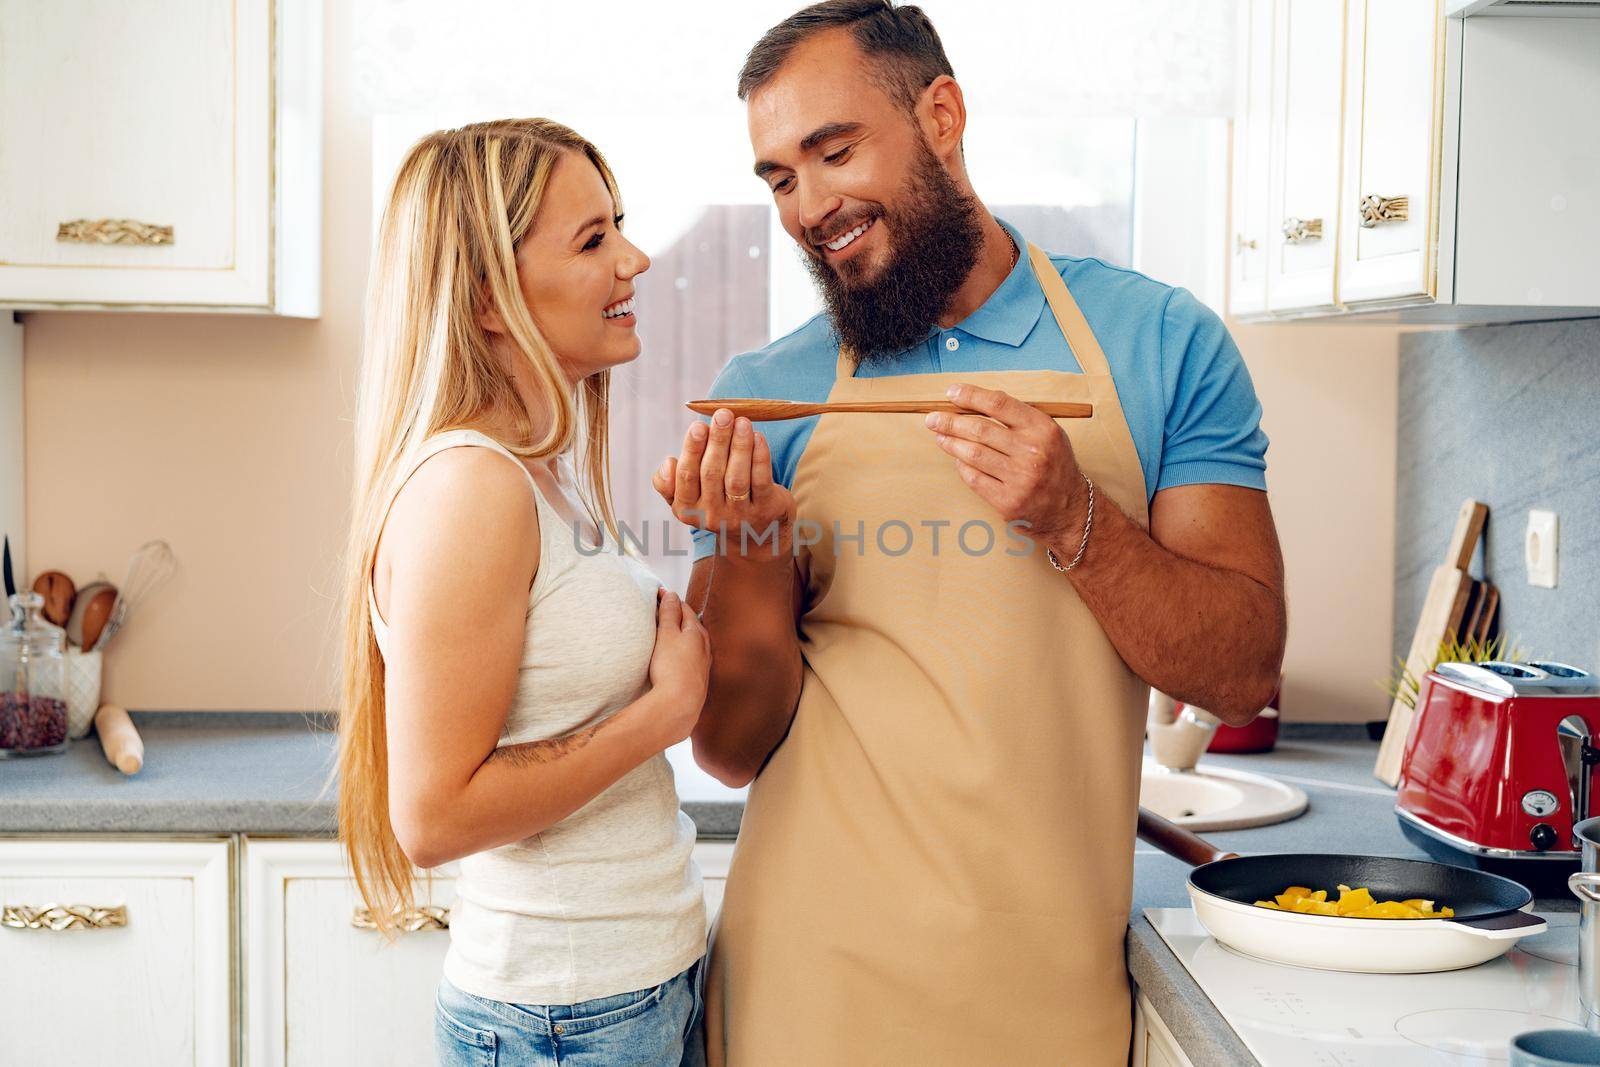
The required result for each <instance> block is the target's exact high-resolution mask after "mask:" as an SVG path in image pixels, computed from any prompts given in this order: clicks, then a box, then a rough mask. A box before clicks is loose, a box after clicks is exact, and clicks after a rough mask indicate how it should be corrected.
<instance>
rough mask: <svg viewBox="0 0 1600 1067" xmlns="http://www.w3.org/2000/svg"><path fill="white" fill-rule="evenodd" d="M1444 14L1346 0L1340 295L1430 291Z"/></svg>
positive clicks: (1403, 0) (1379, 296)
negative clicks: (1342, 227) (1347, 4)
mask: <svg viewBox="0 0 1600 1067" xmlns="http://www.w3.org/2000/svg"><path fill="white" fill-rule="evenodd" d="M1443 22H1444V19H1443V14H1442V12H1441V11H1440V9H1439V4H1438V2H1437V0H1379V2H1378V3H1376V4H1374V3H1372V2H1371V0H1349V36H1348V41H1347V46H1346V47H1347V56H1346V76H1345V84H1346V87H1347V92H1346V99H1345V115H1346V116H1347V122H1346V124H1345V187H1346V196H1345V199H1344V205H1343V206H1344V207H1345V209H1346V210H1345V213H1344V217H1345V218H1346V219H1347V220H1348V221H1349V225H1348V226H1346V227H1345V228H1344V231H1343V233H1342V234H1341V241H1340V244H1341V248H1340V252H1341V262H1340V267H1339V294H1340V299H1341V300H1342V301H1343V302H1344V303H1347V304H1356V303H1362V302H1367V301H1389V300H1416V299H1422V300H1426V299H1431V298H1432V296H1433V295H1434V292H1435V285H1434V267H1435V258H1434V256H1433V255H1432V254H1431V252H1432V249H1433V241H1434V238H1435V234H1434V230H1433V228H1434V226H1435V225H1436V223H1437V221H1438V215H1437V212H1436V211H1435V210H1434V206H1435V189H1436V184H1437V180H1438V178H1437V176H1436V172H1435V170H1434V167H1435V164H1436V162H1437V161H1438V159H1439V153H1440V151H1441V148H1442V144H1443V141H1442V137H1443V131H1442V129H1441V128H1440V123H1441V121H1442V111H1441V106H1442V103H1443V101H1442V96H1441V93H1442V77H1441V73H1442V69H1443V68H1442V64H1443V61H1444V49H1443V42H1442V33H1443ZM1459 25H1460V24H1459V23H1457V26H1458V27H1459ZM1555 103H1556V101H1548V102H1547V106H1549V105H1554V104H1555Z"/></svg>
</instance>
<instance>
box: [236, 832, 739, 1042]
mask: <svg viewBox="0 0 1600 1067" xmlns="http://www.w3.org/2000/svg"><path fill="white" fill-rule="evenodd" d="M732 853H733V845H732V844H731V843H721V842H707V843H702V844H699V845H697V846H696V847H695V859H696V862H697V863H699V864H700V866H701V869H702V871H703V872H704V875H705V887H706V907H707V910H708V912H710V913H712V914H714V913H715V911H714V909H715V908H716V907H717V906H718V905H720V903H721V901H722V886H723V883H724V881H725V880H726V878H727V873H728V862H729V860H730V859H731V857H732ZM453 871H454V865H453V864H447V865H446V866H444V867H442V868H440V869H439V871H438V872H436V873H435V874H434V877H433V878H432V885H431V889H430V888H429V887H428V886H427V884H426V883H423V882H419V887H418V901H417V902H418V905H419V909H420V908H421V907H423V906H428V907H430V908H433V909H437V911H436V912H435V914H439V915H441V916H447V915H448V910H449V906H450V904H451V903H452V902H453V901H454V899H455V881H454V878H453V876H452V874H453ZM245 872H246V873H245V904H244V908H245V959H246V968H247V973H246V975H245V1001H246V1005H247V1008H246V1011H247V1017H248V1025H247V1029H246V1032H247V1034H248V1035H249V1036H248V1041H249V1063H250V1064H251V1065H252V1067H263V1065H271V1067H288V1065H302V1064H304V1065H308V1067H310V1065H320V1064H327V1063H408V1062H413V1061H416V1059H417V1056H418V1053H417V1050H418V1049H431V1048H432V1047H433V999H434V991H435V990H436V988H437V987H438V984H439V976H440V973H441V972H442V969H443V965H444V955H445V951H446V949H447V948H448V947H449V943H450V936H449V934H448V933H447V932H446V931H445V930H444V929H440V928H436V927H432V926H425V928H423V929H420V930H417V931H415V932H412V933H404V934H401V935H400V936H399V937H398V938H397V939H396V940H395V941H394V942H393V943H385V941H384V939H383V937H382V936H381V935H380V934H378V933H377V932H376V931H374V930H368V929H358V928H357V927H355V926H354V925H352V922H351V919H352V916H353V915H354V913H355V910H356V909H357V908H358V907H360V905H361V900H360V897H359V895H358V894H357V893H356V888H355V883H354V882H353V881H352V880H350V878H349V877H348V874H347V872H346V867H345V861H344V854H343V851H342V850H341V848H340V846H339V844H338V843H337V842H335V841H328V840H299V841H288V840H285V841H272V840H257V839H253V838H252V839H249V840H247V842H246V844H245Z"/></svg>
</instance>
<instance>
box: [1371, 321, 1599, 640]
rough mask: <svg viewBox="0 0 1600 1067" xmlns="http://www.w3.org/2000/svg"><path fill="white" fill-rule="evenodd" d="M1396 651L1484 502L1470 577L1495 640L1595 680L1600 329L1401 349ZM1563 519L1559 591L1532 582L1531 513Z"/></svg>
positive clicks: (1436, 335) (1532, 327) (1409, 340)
mask: <svg viewBox="0 0 1600 1067" xmlns="http://www.w3.org/2000/svg"><path fill="white" fill-rule="evenodd" d="M1399 417H1400V425H1399V440H1398V448H1399V457H1398V463H1399V467H1398V488H1397V492H1398V499H1397V501H1396V505H1397V506H1396V512H1395V597H1394V622H1395V626H1394V640H1395V654H1396V655H1401V654H1403V653H1404V652H1405V650H1406V649H1407V648H1408V647H1409V646H1410V643H1411V635H1412V631H1413V630H1414V629H1415V628H1416V623H1417V613H1418V612H1419V611H1420V610H1421V608H1422V601H1423V599H1424V598H1425V597H1426V596H1427V589H1428V579H1429V577H1430V576H1431V575H1432V573H1433V569H1434V568H1435V567H1436V566H1438V565H1439V564H1440V563H1441V562H1442V561H1443V559H1444V552H1445V547H1446V544H1447V542H1448V541H1449V538H1450V533H1451V529H1452V528H1453V526H1454V523H1455V517H1456V512H1457V510H1458V509H1459V507H1460V505H1461V502H1462V501H1463V500H1465V499H1466V498H1467V497H1474V498H1476V499H1478V500H1482V501H1483V502H1484V503H1486V504H1488V505H1489V524H1488V527H1487V530H1486V534H1485V539H1484V542H1483V545H1482V546H1481V547H1480V549H1479V552H1478V557H1477V559H1476V560H1475V561H1474V564H1473V568H1472V571H1473V574H1474V575H1475V576H1478V577H1487V578H1488V579H1489V580H1490V581H1493V582H1494V583H1495V584H1496V585H1497V586H1498V587H1499V588H1500V596H1501V600H1500V630H1501V632H1503V633H1508V634H1510V635H1511V636H1512V637H1515V638H1516V639H1518V640H1519V641H1520V642H1521V643H1522V644H1523V645H1524V646H1526V647H1527V649H1528V650H1529V651H1530V652H1532V653H1533V654H1534V655H1538V656H1543V657H1546V658H1551V659H1559V660H1565V661H1567V662H1569V663H1575V664H1577V665H1578V666H1580V667H1585V668H1587V669H1590V670H1600V319H1586V320H1581V321H1576V322H1552V323H1531V324H1527V325H1518V326H1486V327H1475V328H1472V329H1461V330H1451V331H1439V332H1428V333H1414V334H1407V335H1406V336H1404V337H1402V338H1401V340H1400V405H1399ZM1530 508H1542V509H1547V510H1551V511H1554V512H1556V513H1557V515H1558V516H1559V517H1560V573H1559V576H1558V580H1557V585H1556V588H1554V589H1540V588H1536V587H1534V586H1531V585H1529V584H1528V579H1527V567H1526V565H1525V564H1524V562H1523V534H1524V532H1525V530H1526V529H1527V524H1528V510H1529V509H1530Z"/></svg>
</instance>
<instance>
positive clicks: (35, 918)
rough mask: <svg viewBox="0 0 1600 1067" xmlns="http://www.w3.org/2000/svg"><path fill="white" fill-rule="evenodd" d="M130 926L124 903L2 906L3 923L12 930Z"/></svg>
mask: <svg viewBox="0 0 1600 1067" xmlns="http://www.w3.org/2000/svg"><path fill="white" fill-rule="evenodd" d="M127 925H128V908H127V905H125V904H116V905H113V906H112V907H109V908H98V907H95V906H94V905H92V904H45V905H43V906H42V907H38V908H32V907H29V906H28V905H26V904H7V905H5V907H4V908H0V926H4V927H7V928H8V929H12V930H105V929H107V928H109V927H113V926H127Z"/></svg>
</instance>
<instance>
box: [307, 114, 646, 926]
mask: <svg viewBox="0 0 1600 1067" xmlns="http://www.w3.org/2000/svg"><path fill="white" fill-rule="evenodd" d="M568 155H576V156H579V157H582V158H587V159H588V161H589V162H590V163H592V164H593V165H594V167H595V169H597V170H598V171H599V172H600V175H601V177H603V178H604V179H605V183H606V185H607V187H608V188H609V189H610V190H611V195H612V197H613V199H615V200H616V202H617V211H618V213H620V212H621V210H622V208H621V198H620V197H619V196H618V193H617V184H616V180H615V178H614V177H613V176H612V174H611V169H610V168H609V167H608V166H607V165H606V162H605V159H604V158H603V157H602V156H601V155H600V152H599V151H598V150H597V149H596V148H595V147H594V145H592V144H590V143H589V142H588V141H586V140H584V139H583V138H582V137H580V136H578V134H576V133H574V132H573V131H572V130H570V129H568V128H567V127H565V126H563V125H561V124H560V123H556V122H551V121H549V120H548V119H506V120H500V121H496V122H480V123H475V124H473V125H470V126H463V127H461V128H460V129H455V130H440V131H438V132H436V133H431V134H429V135H428V136H426V137H424V138H423V139H422V140H420V141H418V142H417V143H416V144H415V145H414V146H413V147H412V148H411V150H410V152H408V153H407V154H406V158H405V161H404V162H403V163H401V164H400V170H399V173H398V174H397V175H396V177H395V180H394V186H393V188H392V190H391V191H390V194H389V202H388V205H387V206H386V207H385V209H384V213H383V223H382V226H381V229H380V232H379V235H378V242H377V247H376V250H375V253H374V256H373V261H372V273H371V276H370V277H369V279H368V284H367V307H366V344H365V350H364V353H363V358H362V364H361V377H360V385H359V389H358V396H357V403H356V420H355V479H354V496H353V500H352V505H353V506H352V509H351V527H350V539H349V544H348V546H347V550H346V562H345V582H344V600H343V606H344V619H343V640H342V642H341V643H342V657H341V658H342V662H343V670H342V675H341V688H342V692H341V696H340V704H339V767H338V775H339V788H338V793H339V837H340V839H341V841H342V842H343V843H344V847H345V849H346V852H347V854H348V856H349V860H350V867H351V871H352V873H353V874H354V876H355V881H356V885H357V887H358V888H359V890H360V892H361V896H362V899H363V900H365V901H366V904H367V907H368V909H369V910H370V912H371V914H372V918H373V921H374V922H376V923H377V924H378V927H379V929H381V930H383V931H384V932H385V934H390V933H391V932H392V930H393V928H394V922H395V918H396V915H397V913H398V912H399V911H400V910H401V909H406V908H410V907H411V905H412V901H413V897H412V865H411V862H410V860H409V859H407V857H406V855H405V852H404V851H403V850H402V849H401V848H400V843H399V841H398V840H397V839H396V838H395V835H394V830H393V828H392V826H391V824H390V821H389V785H388V782H389V777H388V772H389V759H388V748H387V730H386V719H387V717H386V715H385V711H384V664H383V657H382V655H381V653H380V652H379V651H378V644H377V638H376V635H375V634H374V632H373V627H372V621H371V619H370V618H369V616H368V611H367V588H368V582H369V580H370V578H371V575H372V569H373V560H374V557H375V555H376V551H377V543H378V534H379V532H380V530H381V529H382V526H383V522H384V519H385V517H386V515H387V512H388V504H389V498H390V494H391V493H392V492H393V491H394V486H393V485H392V484H391V483H392V481H393V480H394V479H395V478H396V477H397V476H398V474H399V471H400V470H401V468H402V465H403V464H404V462H405V460H406V458H407V457H408V456H409V455H410V454H411V452H412V451H413V450H414V449H416V448H417V447H418V446H420V445H421V444H422V443H423V442H424V441H425V440H427V439H428V438H429V437H431V436H432V435H434V434H437V433H441V432H443V431H445V430H450V429H455V428H459V427H467V426H474V425H477V424H486V423H487V420H488V419H489V418H491V417H494V418H498V419H499V420H500V421H501V422H502V423H503V422H504V420H505V417H506V416H507V415H509V416H511V418H512V424H513V425H514V426H515V427H516V432H515V439H514V440H509V441H501V443H502V444H504V445H505V446H506V448H508V449H509V450H510V451H512V452H513V453H515V454H517V455H519V456H523V457H525V458H529V459H533V458H538V457H542V456H548V455H551V454H552V453H559V452H564V451H566V450H567V449H568V448H569V447H575V445H576V444H577V443H578V442H579V441H580V440H581V443H582V448H581V450H578V451H579V455H580V457H581V470H582V476H581V478H580V489H581V490H582V492H583V497H584V502H585V504H586V506H587V507H588V509H589V510H590V512H591V515H592V517H594V518H595V519H596V521H597V522H603V523H604V524H605V526H606V528H607V529H608V530H609V531H610V532H611V534H612V536H613V537H615V536H616V533H617V529H616V521H615V517H614V512H613V508H612V504H611V493H610V484H609V477H608V471H607V468H608V465H609V464H608V455H607V444H606V421H607V409H608V406H609V393H610V384H611V383H610V373H609V372H603V373H599V374H594V375H591V376H589V377H588V378H586V379H584V380H583V382H582V384H581V386H580V387H579V388H578V389H577V390H576V393H577V394H578V395H576V396H574V395H573V394H574V390H573V389H572V388H571V387H570V386H569V384H568V381H567V378H566V377H565V375H564V373H563V372H562V369H561V367H560V365H559V364H558V363H557V361H556V357H555V354H554V353H553V352H552V351H551V349H550V346H549V345H548V344H547V343H546V342H545V340H544V338H543V336H541V335H540V333H539V330H538V328H537V326H535V324H534V320H533V316H532V314H531V313H530V312H529V309H528V307H527V304H526V302H525V301H524V300H523V297H522V290H521V287H520V286H519V284H518V281H517V263H516V249H517V246H518V244H519V243H520V242H521V241H522V239H523V238H524V237H525V236H527V234H528V232H529V230H530V229H531V228H532V226H533V222H534V219H535V218H536V217H537V215H538V212H539V205H540V203H541V201H542V200H543V198H544V191H545V189H546V187H547V186H548V185H549V182H550V176H551V174H552V173H553V171H554V170H555V166H556V164H557V163H558V162H559V161H560V160H561V159H562V158H563V157H564V156H568ZM486 309H492V310H494V311H495V312H497V313H498V314H499V317H500V321H501V322H503V323H505V326H506V334H505V336H506V338H507V339H508V340H509V342H510V344H511V346H512V348H513V349H514V350H515V351H516V352H518V353H519V354H520V355H521V357H522V358H524V359H526V360H527V361H528V364H529V366H531V367H532V368H533V370H534V377H535V379H536V380H537V382H538V388H539V397H538V402H539V403H540V404H541V405H542V407H543V410H542V411H540V412H539V413H538V414H539V416H540V417H539V418H537V419H536V418H535V417H534V413H532V412H530V411H529V410H528V408H527V407H526V405H525V404H524V403H523V398H522V396H521V395H520V394H519V392H518V390H517V388H516V386H515V384H514V382H513V379H512V378H511V376H510V375H509V374H508V372H507V371H506V369H505V367H504V365H503V363H502V362H501V359H500V358H499V356H498V355H497V354H496V353H495V352H494V351H493V350H492V349H491V345H490V339H489V337H488V335H487V334H486V333H485V331H484V329H483V328H482V326H480V325H479V322H480V316H481V313H482V312H483V311H484V310H486ZM491 413H494V414H493V416H491Z"/></svg>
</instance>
